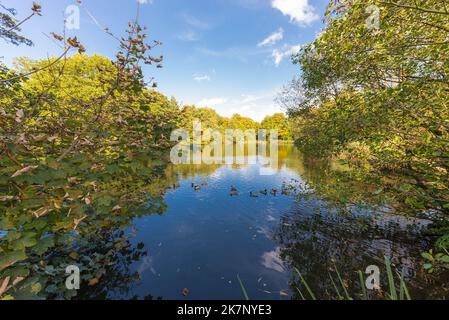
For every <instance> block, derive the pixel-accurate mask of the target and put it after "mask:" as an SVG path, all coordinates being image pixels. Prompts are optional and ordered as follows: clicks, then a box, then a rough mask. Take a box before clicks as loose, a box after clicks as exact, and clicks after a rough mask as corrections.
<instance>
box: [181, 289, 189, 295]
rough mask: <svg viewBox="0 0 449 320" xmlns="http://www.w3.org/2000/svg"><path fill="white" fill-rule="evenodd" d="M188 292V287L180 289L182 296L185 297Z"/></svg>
mask: <svg viewBox="0 0 449 320" xmlns="http://www.w3.org/2000/svg"><path fill="white" fill-rule="evenodd" d="M189 293H190V290H189V289H187V288H184V289H182V295H183V296H184V297H187V296H188V295H189Z"/></svg>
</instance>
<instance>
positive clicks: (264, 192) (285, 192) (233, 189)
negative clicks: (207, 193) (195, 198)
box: [192, 181, 290, 198]
mask: <svg viewBox="0 0 449 320" xmlns="http://www.w3.org/2000/svg"><path fill="white" fill-rule="evenodd" d="M207 185H208V183H207V181H204V182H201V183H200V184H196V183H192V189H193V190H195V191H199V190H201V188H202V187H204V186H207ZM268 193H270V194H271V195H273V196H275V197H276V196H277V195H278V193H279V190H278V189H275V188H273V189H271V191H270V192H268V189H263V190H260V191H259V192H255V191H251V192H250V193H249V195H250V197H251V198H258V197H259V195H263V196H268ZM281 194H282V195H284V196H288V195H290V192H289V191H288V190H287V189H286V188H285V187H282V190H281ZM229 195H230V196H231V197H237V196H239V195H240V192H239V191H238V190H237V188H236V187H234V186H231V191H229Z"/></svg>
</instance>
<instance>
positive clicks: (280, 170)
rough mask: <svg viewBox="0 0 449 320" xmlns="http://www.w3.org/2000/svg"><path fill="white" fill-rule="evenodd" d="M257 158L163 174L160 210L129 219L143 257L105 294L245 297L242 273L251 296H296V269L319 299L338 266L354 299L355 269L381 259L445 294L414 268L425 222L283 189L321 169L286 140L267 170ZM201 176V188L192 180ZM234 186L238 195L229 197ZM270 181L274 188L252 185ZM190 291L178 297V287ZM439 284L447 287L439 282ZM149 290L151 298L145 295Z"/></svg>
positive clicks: (423, 287) (429, 291) (419, 291)
mask: <svg viewBox="0 0 449 320" xmlns="http://www.w3.org/2000/svg"><path fill="white" fill-rule="evenodd" d="M259 169H260V166H259V165H239V166H237V165H223V166H214V165H209V166H201V165H196V166H193V165H192V166H185V165H184V166H175V167H169V168H168V169H167V175H168V176H170V181H179V185H176V183H175V185H174V186H172V188H171V189H170V190H168V192H167V194H166V195H165V199H164V200H165V203H166V205H167V208H166V211H165V213H164V214H162V215H144V216H143V217H141V218H137V219H135V220H134V223H133V224H134V225H135V229H136V230H133V233H134V235H133V238H132V240H131V244H133V245H134V246H137V245H138V244H140V246H142V245H143V247H144V248H145V250H146V255H144V256H141V257H138V259H136V260H135V261H130V263H129V265H128V266H127V268H129V269H130V270H131V272H136V273H137V274H138V277H137V279H138V280H136V281H134V282H130V283H129V288H127V290H126V291H118V290H115V288H113V287H109V291H108V293H107V296H108V298H132V297H135V298H144V297H147V298H153V299H156V298H162V299H242V298H243V293H242V290H241V288H240V284H239V282H238V280H237V275H239V276H240V278H241V279H242V281H243V283H244V285H245V287H246V290H247V292H248V295H249V296H250V298H251V299H299V298H300V296H299V293H298V290H297V289H298V288H301V289H302V290H304V288H303V286H302V284H301V282H300V280H299V278H298V275H297V274H296V272H294V268H297V269H298V270H300V271H301V272H302V273H303V275H304V277H305V278H306V279H307V281H308V283H309V285H310V286H311V287H312V289H313V290H314V292H315V294H316V295H317V297H319V298H322V299H335V298H337V295H336V293H335V290H334V288H333V284H332V281H331V280H330V278H331V277H334V280H335V279H336V273H335V270H336V269H338V270H339V272H340V274H341V277H342V278H343V280H344V282H345V283H346V284H347V286H348V288H349V289H348V290H349V293H350V294H351V296H352V297H354V298H360V293H361V288H360V282H359V281H358V276H357V274H356V271H358V270H362V271H364V270H365V269H366V267H367V266H369V265H372V264H374V265H378V266H379V268H380V269H381V271H382V273H381V280H382V288H383V289H384V290H385V291H386V290H387V287H386V273H384V269H385V268H384V265H383V257H384V255H387V256H388V257H390V259H391V260H392V261H393V263H394V264H395V266H396V269H397V270H399V271H401V270H403V272H404V276H405V278H406V280H407V282H408V283H409V289H410V291H411V293H412V296H413V297H414V298H430V297H438V298H443V297H444V296H442V293H441V292H442V290H443V289H442V287H444V281H443V280H441V279H440V280H435V279H433V278H431V277H429V276H427V275H426V274H425V273H424V272H422V270H421V262H422V260H421V259H420V252H422V251H423V250H425V249H427V248H428V246H429V244H430V239H428V238H426V237H424V236H422V235H421V228H422V227H424V226H425V225H426V224H427V223H428V221H423V220H412V219H407V218H404V217H401V216H395V215H392V214H386V213H382V214H381V213H380V210H379V208H375V207H374V206H366V207H364V208H362V209H358V210H349V212H350V214H346V215H341V214H340V213H339V212H338V211H336V210H334V209H332V205H330V204H329V203H326V202H325V201H323V200H322V199H319V198H318V197H314V196H311V197H308V198H307V199H303V198H298V197H297V196H295V189H291V190H290V191H289V195H282V194H281V192H280V190H281V189H282V186H283V184H284V185H294V186H296V187H300V188H301V186H304V184H305V183H306V182H307V180H308V179H310V178H311V177H314V176H316V175H320V171H319V170H315V171H311V170H309V169H307V168H306V167H305V166H304V164H303V162H302V160H301V157H300V155H299V154H298V151H297V150H296V149H295V148H294V147H293V146H281V147H280V161H279V164H278V167H276V168H273V169H274V174H273V175H268V176H264V175H260V170H259ZM202 182H207V185H203V186H202V187H201V189H200V190H197V191H195V190H193V188H192V183H196V184H200V183H202ZM231 186H235V187H236V188H237V189H238V191H239V193H240V194H239V196H236V197H231V196H230V195H229V191H230V189H231ZM272 188H276V189H277V190H279V192H278V194H277V195H276V196H274V195H271V194H268V195H267V196H265V195H263V194H259V196H258V197H257V198H253V197H250V192H258V191H259V190H264V189H268V190H271V189H272ZM184 288H187V289H188V292H189V293H188V295H187V296H184V295H183V289H184ZM443 291H444V290H443ZM150 295H151V296H150Z"/></svg>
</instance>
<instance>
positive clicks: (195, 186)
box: [192, 181, 208, 191]
mask: <svg viewBox="0 0 449 320" xmlns="http://www.w3.org/2000/svg"><path fill="white" fill-rule="evenodd" d="M207 184H208V183H207V181H203V182H201V183H200V184H196V183H192V188H193V190H195V191H198V190H201V187H204V186H207Z"/></svg>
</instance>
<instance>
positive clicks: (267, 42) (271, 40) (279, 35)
mask: <svg viewBox="0 0 449 320" xmlns="http://www.w3.org/2000/svg"><path fill="white" fill-rule="evenodd" d="M282 39H284V30H283V29H282V28H280V29H279V30H278V31H276V32H274V33H272V34H271V35H270V36H268V37H267V38H265V39H264V40H262V41H261V42H259V44H258V45H257V46H258V47H267V46H272V45H274V44H275V43H276V42H278V41H281V40H282Z"/></svg>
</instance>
